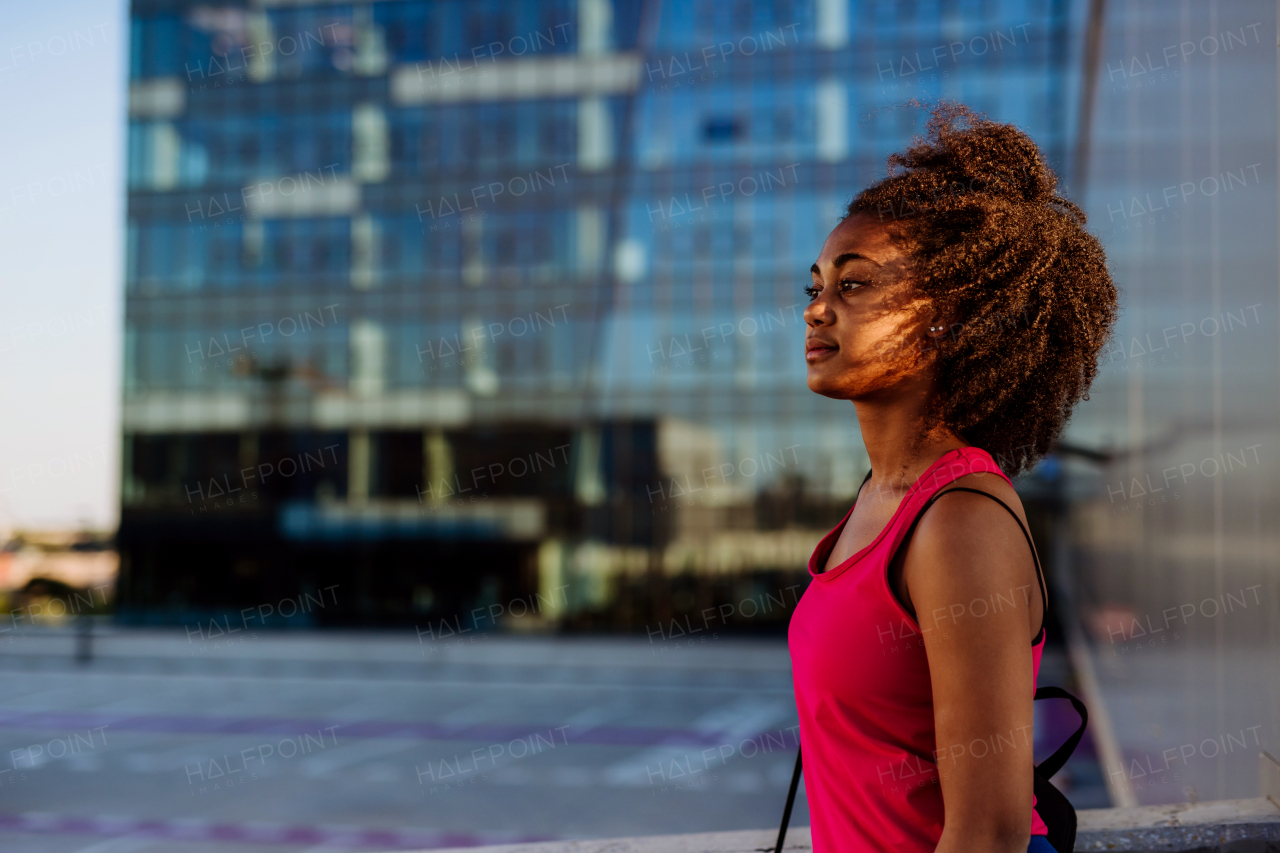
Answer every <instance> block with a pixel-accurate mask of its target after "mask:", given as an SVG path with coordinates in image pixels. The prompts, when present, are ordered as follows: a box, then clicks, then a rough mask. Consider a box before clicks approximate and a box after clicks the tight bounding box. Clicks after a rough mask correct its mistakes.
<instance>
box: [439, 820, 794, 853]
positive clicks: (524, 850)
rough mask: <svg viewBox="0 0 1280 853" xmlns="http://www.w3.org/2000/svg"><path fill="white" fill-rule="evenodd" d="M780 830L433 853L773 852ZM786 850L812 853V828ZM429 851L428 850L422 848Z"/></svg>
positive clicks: (789, 832) (791, 836)
mask: <svg viewBox="0 0 1280 853" xmlns="http://www.w3.org/2000/svg"><path fill="white" fill-rule="evenodd" d="M777 842H778V830H777V829H776V828H775V829H743V830H737V831H734V832H698V833H693V834H690V835H642V836H637V837H635V838H600V839H592V840H590V841H542V842H538V843H536V844H502V845H498V846H495V847H455V848H452V849H450V850H432V851H431V853H479V851H484V853H763V851H768V853H773V845H774V844H776V843H777ZM783 849H784V850H794V851H796V853H810V851H812V850H813V843H812V842H811V841H810V839H809V827H807V826H793V827H791V829H789V830H787V844H786V847H784V848H783ZM422 853H426V851H422Z"/></svg>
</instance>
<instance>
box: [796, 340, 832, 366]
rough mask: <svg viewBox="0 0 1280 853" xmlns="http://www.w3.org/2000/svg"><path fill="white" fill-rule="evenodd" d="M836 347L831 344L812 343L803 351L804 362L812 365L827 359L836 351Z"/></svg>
mask: <svg viewBox="0 0 1280 853" xmlns="http://www.w3.org/2000/svg"><path fill="white" fill-rule="evenodd" d="M836 349H837V347H836V346H835V345H833V344H828V343H823V342H821V341H814V342H813V343H811V344H809V345H808V346H807V347H806V348H805V351H804V360H805V361H807V362H809V364H813V363H815V362H818V361H821V360H822V359H824V358H827V357H828V356H830V355H831V354H832V353H834V352H835V351H836Z"/></svg>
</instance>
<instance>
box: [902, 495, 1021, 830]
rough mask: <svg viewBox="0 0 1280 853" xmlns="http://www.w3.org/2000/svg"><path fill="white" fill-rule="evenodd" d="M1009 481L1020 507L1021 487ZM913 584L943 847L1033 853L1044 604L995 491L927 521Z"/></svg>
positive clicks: (912, 553) (946, 502)
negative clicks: (1036, 661) (1036, 664)
mask: <svg viewBox="0 0 1280 853" xmlns="http://www.w3.org/2000/svg"><path fill="white" fill-rule="evenodd" d="M964 479H966V480H967V479H969V478H964ZM964 485H969V484H968V483H965V484H964ZM999 485H1000V486H1003V487H1004V488H1002V489H999V492H998V493H999V496H1000V497H1001V498H1002V499H1003V500H1005V502H1006V503H1010V504H1013V502H1014V501H1016V496H1014V495H1013V490H1012V489H1009V488H1008V486H1007V485H1005V484H1004V483H1001V484H999ZM977 487H978V488H983V489H984V491H991V492H993V493H997V488H996V487H994V486H988V485H987V484H985V483H984V484H983V486H977ZM1006 491H1007V492H1008V495H1006V494H1005V492H1006ZM903 579H904V581H905V586H906V588H907V591H908V595H909V597H910V603H911V604H912V606H913V609H914V610H915V613H916V617H917V621H918V622H919V624H920V627H921V630H922V631H923V635H924V645H925V652H926V654H927V655H928V658H929V673H930V679H931V682H932V686H933V705H934V726H935V730H936V733H937V745H936V756H937V761H938V770H939V778H940V784H941V787H942V800H943V804H944V808H945V823H944V828H943V833H942V838H941V840H940V841H939V843H938V847H937V853H969V851H974V850H982V851H1009V852H1010V853H1015V851H1016V853H1023V851H1025V850H1026V849H1027V844H1028V842H1029V840H1030V831H1031V806H1032V772H1031V771H1032V737H1031V721H1032V710H1031V706H1032V694H1033V693H1034V686H1033V684H1034V677H1033V670H1032V660H1031V638H1032V635H1033V633H1034V632H1035V631H1037V630H1038V629H1039V627H1040V618H1041V610H1042V609H1043V608H1042V604H1041V600H1040V588H1039V586H1038V584H1037V580H1036V569H1035V564H1034V562H1033V561H1032V556H1031V551H1030V549H1029V548H1028V546H1027V542H1026V539H1025V538H1024V537H1023V535H1022V531H1021V530H1020V529H1019V528H1018V525H1017V522H1015V521H1014V519H1013V518H1011V517H1010V516H1009V513H1008V512H1006V511H1005V510H1004V509H1003V508H1002V507H1001V506H1000V505H999V504H998V503H996V502H995V501H993V500H991V499H990V498H985V497H982V496H981V495H975V494H972V493H967V492H958V493H956V494H952V495H947V496H945V497H942V498H939V499H938V500H937V502H936V503H935V504H934V505H933V506H932V507H930V508H929V510H928V512H926V513H925V514H924V516H923V517H922V518H921V520H920V523H919V525H918V527H917V529H916V532H915V535H914V536H913V537H912V540H911V542H910V544H909V545H908V549H907V552H906V555H905V559H904V564H903Z"/></svg>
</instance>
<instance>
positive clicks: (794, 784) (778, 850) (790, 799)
mask: <svg viewBox="0 0 1280 853" xmlns="http://www.w3.org/2000/svg"><path fill="white" fill-rule="evenodd" d="M798 787H800V750H799V749H798V748H797V749H796V769H795V770H794V771H792V773H791V790H789V791H787V807H786V808H784V809H783V810H782V825H781V826H779V827H778V844H777V846H776V847H774V848H773V853H782V843H783V842H784V841H786V840H787V824H789V823H791V807H792V806H794V805H795V804H796V788H798Z"/></svg>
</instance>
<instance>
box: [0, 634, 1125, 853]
mask: <svg viewBox="0 0 1280 853" xmlns="http://www.w3.org/2000/svg"><path fill="white" fill-rule="evenodd" d="M231 639H232V640H233V642H230V643H227V642H219V643H216V644H215V643H213V642H205V643H203V644H202V643H200V642H192V641H191V640H190V639H188V638H187V637H186V636H184V635H183V634H182V632H177V633H174V632H158V631H150V632H149V631H140V630H134V631H112V632H111V633H110V634H109V635H108V636H106V637H103V638H100V639H98V640H96V642H95V656H94V660H93V662H92V663H90V664H88V665H79V666H78V665H76V664H75V663H74V661H73V659H72V648H73V643H72V639H71V638H70V637H69V636H64V635H54V634H49V633H43V634H17V633H12V632H11V633H8V634H6V635H4V636H3V637H0V683H2V684H3V685H4V689H3V691H2V692H0V750H2V751H0V848H3V849H4V850H6V851H30V853H35V851H40V853H53V851H58V853H63V851H68V853H69V851H79V853H88V851H93V853H126V852H127V851H142V850H148V851H160V850H164V851H180V853H197V852H198V853H206V851H209V853H212V851H218V853H229V851H238V852H239V853H247V851H267V850H270V851H277V853H287V851H295V850H296V851H301V850H320V849H324V850H333V849H371V850H379V849H380V850H394V849H411V848H423V847H451V846H464V845H471V844H478V843H501V842H505V841H517V840H533V839H553V838H572V837H579V838H585V837H601V836H626V835H643V834H657V833H676V832H700V831H712V830H729V829H747V828H766V827H770V826H773V825H776V822H777V819H778V816H779V814H780V812H781V808H782V802H783V798H784V797H785V793H786V785H787V782H788V780H789V778H790V774H791V768H792V764H793V761H794V756H795V751H794V750H795V744H796V741H795V729H794V726H795V705H794V700H793V698H792V693H791V681H790V668H789V662H788V658H787V653H786V647H785V644H784V642H783V641H782V640H781V639H777V640H746V639H743V640H735V639H728V638H723V637H722V638H720V639H718V640H714V641H709V642H706V643H702V642H699V643H696V644H689V643H684V644H681V643H680V642H678V641H667V642H662V641H660V640H658V641H655V642H649V641H646V640H645V639H643V638H641V639H599V638H567V639H560V638H555V639H549V638H515V637H509V636H508V637H502V636H498V635H492V634H491V635H487V636H486V635H474V634H473V635H471V636H468V637H465V638H464V639H465V642H456V641H455V642H453V643H445V642H442V641H437V642H435V643H425V644H424V643H420V642H419V641H418V639H417V637H416V636H415V635H414V634H413V633H412V632H410V633H409V634H408V635H407V636H406V635H404V634H385V635H370V634H319V635H316V634H306V635H303V634H297V635H288V634H283V635H282V634H263V633H261V632H260V633H259V634H258V635H247V636H240V637H234V636H233V637H232V638H231ZM1051 658H1052V656H1051ZM1045 666H1046V669H1045V675H1046V678H1049V677H1050V673H1051V672H1053V673H1056V675H1057V676H1058V680H1061V678H1062V677H1064V676H1065V667H1064V666H1063V665H1062V664H1061V661H1060V660H1057V662H1055V659H1049V660H1047V661H1046V665H1045ZM1055 667H1056V670H1055ZM1041 704H1044V703H1041ZM1042 723H1043V725H1041V724H1042ZM1068 723H1069V721H1066V722H1065V723H1064V722H1062V721H1056V722H1055V721H1054V720H1051V719H1048V718H1045V717H1043V716H1042V717H1041V718H1038V726H1039V728H1038V735H1044V736H1045V737H1047V738H1050V739H1052V738H1054V737H1056V738H1058V739H1061V737H1062V736H1063V735H1061V734H1058V735H1055V734H1054V733H1053V732H1052V731H1050V729H1053V728H1055V727H1056V728H1057V729H1061V728H1062V726H1063V725H1065V724H1068ZM1040 729H1044V731H1043V732H1042V731H1040ZM1087 753H1088V747H1087V745H1086V748H1085V749H1084V750H1082V759H1083V763H1081V764H1079V765H1078V767H1077V770H1076V771H1074V775H1073V777H1072V782H1073V783H1074V785H1075V787H1076V790H1075V792H1074V793H1073V796H1075V797H1084V798H1085V799H1086V800H1087V799H1088V797H1090V796H1095V797H1096V795H1097V792H1098V790H1100V789H1099V787H1098V784H1099V782H1098V780H1096V779H1095V780H1094V781H1092V782H1091V781H1090V779H1089V772H1090V771H1089V770H1088V766H1089V764H1088V762H1089V761H1090V760H1091V759H1090V757H1089V755H1088V754H1087ZM1094 766H1095V771H1093V772H1094V775H1095V776H1096V775H1097V774H1096V762H1095V765H1094ZM1079 768H1084V770H1080V769H1079ZM1090 785H1092V786H1093V787H1090ZM1091 791H1092V793H1090V792H1091ZM1080 804H1081V805H1088V804H1090V803H1087V802H1084V801H1081V802H1080ZM1094 804H1098V803H1094ZM794 820H795V821H796V823H797V824H806V823H808V812H807V807H806V804H805V802H804V798H803V792H802V793H801V798H800V802H799V805H798V808H797V813H796V815H795V817H794Z"/></svg>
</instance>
